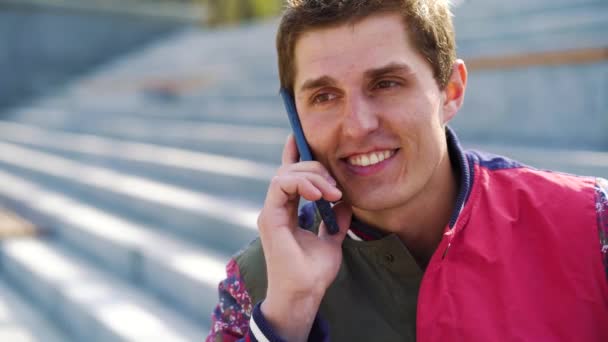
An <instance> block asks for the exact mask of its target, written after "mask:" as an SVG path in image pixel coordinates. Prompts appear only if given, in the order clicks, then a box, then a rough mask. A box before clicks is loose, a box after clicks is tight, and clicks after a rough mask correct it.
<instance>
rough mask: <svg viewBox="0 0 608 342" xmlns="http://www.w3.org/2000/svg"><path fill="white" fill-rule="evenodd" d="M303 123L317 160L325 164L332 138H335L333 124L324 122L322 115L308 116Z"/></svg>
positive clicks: (307, 139)
mask: <svg viewBox="0 0 608 342" xmlns="http://www.w3.org/2000/svg"><path fill="white" fill-rule="evenodd" d="M301 123H302V129H303V130H304V134H305V136H306V141H307V142H308V145H309V147H310V149H311V150H312V153H313V155H314V156H315V159H317V160H318V161H321V162H324V159H325V155H326V154H327V153H328V151H329V150H330V148H331V141H332V137H333V136H335V134H334V132H333V129H332V123H331V122H328V120H324V119H323V118H322V117H321V116H320V115H310V116H307V117H306V119H305V120H301ZM324 164H325V163H324Z"/></svg>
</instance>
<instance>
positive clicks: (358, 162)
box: [346, 150, 397, 166]
mask: <svg viewBox="0 0 608 342" xmlns="http://www.w3.org/2000/svg"><path fill="white" fill-rule="evenodd" d="M396 152H397V150H384V151H374V152H370V153H364V154H357V155H354V156H350V157H348V158H346V162H347V163H348V164H349V165H353V166H371V165H375V164H378V163H381V162H383V161H384V160H386V159H388V158H390V157H392V156H393V155H394V154H395V153H396Z"/></svg>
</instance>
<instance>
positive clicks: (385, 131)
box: [294, 14, 449, 210]
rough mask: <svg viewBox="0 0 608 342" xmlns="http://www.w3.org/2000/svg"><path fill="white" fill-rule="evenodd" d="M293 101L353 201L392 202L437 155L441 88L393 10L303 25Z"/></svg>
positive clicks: (412, 187) (441, 147)
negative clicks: (354, 20) (312, 27)
mask: <svg viewBox="0 0 608 342" xmlns="http://www.w3.org/2000/svg"><path fill="white" fill-rule="evenodd" d="M295 56H296V61H295V65H296V75H295V76H296V77H295V82H294V92H295V99H296V105H297V108H298V112H299V115H300V120H301V122H302V127H303V129H304V132H305V135H306V138H307V140H308V143H309V144H310V147H311V149H312V151H313V154H314V156H315V159H316V160H318V161H320V162H321V163H322V164H323V165H325V166H326V167H327V168H328V169H329V171H330V172H331V174H332V175H333V176H334V177H335V178H336V180H337V181H338V183H339V184H340V186H341V188H342V190H343V192H344V195H345V199H346V200H347V201H349V202H351V204H352V205H353V206H354V207H357V208H360V209H362V210H383V209H392V208H398V207H400V206H402V205H405V204H407V203H408V201H410V200H412V199H414V198H415V197H416V195H418V194H420V193H422V192H423V190H424V189H428V187H429V184H431V183H433V181H432V179H433V176H434V175H437V174H438V172H437V169H438V165H439V163H440V160H441V159H442V158H446V157H445V156H446V153H447V152H446V143H445V130H444V125H445V124H446V122H447V120H448V119H449V118H448V117H449V115H445V114H444V110H443V109H444V100H445V92H444V91H441V90H440V89H439V87H438V85H437V82H436V81H435V79H434V78H433V72H432V69H431V66H430V65H429V64H428V62H426V61H425V59H424V58H423V57H422V56H421V55H420V54H419V53H418V52H417V51H416V49H415V48H414V46H413V44H412V43H411V42H410V39H409V38H408V37H407V35H406V32H405V29H404V25H403V23H402V19H401V17H400V16H399V15H396V14H383V15H375V16H370V17H368V18H365V19H363V20H362V21H359V22H357V23H356V24H354V25H351V24H345V25H340V26H336V27H332V28H323V29H317V30H311V31H307V32H305V33H304V34H303V35H302V36H301V37H300V38H299V40H298V42H297V44H296V47H295Z"/></svg>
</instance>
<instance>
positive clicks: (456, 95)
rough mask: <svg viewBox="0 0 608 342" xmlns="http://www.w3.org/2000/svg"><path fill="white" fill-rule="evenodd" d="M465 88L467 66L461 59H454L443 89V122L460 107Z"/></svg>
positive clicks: (452, 115)
mask: <svg viewBox="0 0 608 342" xmlns="http://www.w3.org/2000/svg"><path fill="white" fill-rule="evenodd" d="M466 88H467V67H466V65H464V61H463V60H462V59H458V60H456V62H454V65H453V67H452V75H450V79H449V81H448V84H447V86H446V87H445V89H444V90H443V99H444V101H443V124H444V125H445V124H447V123H448V122H449V121H450V120H452V119H453V118H454V116H456V113H457V112H458V110H459V109H460V107H462V103H463V101H464V93H465V90H466Z"/></svg>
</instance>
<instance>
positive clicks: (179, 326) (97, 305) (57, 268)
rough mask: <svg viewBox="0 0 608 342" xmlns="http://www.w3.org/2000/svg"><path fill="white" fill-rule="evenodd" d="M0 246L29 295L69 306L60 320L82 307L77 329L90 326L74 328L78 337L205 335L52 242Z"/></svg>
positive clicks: (179, 338)
mask: <svg viewBox="0 0 608 342" xmlns="http://www.w3.org/2000/svg"><path fill="white" fill-rule="evenodd" d="M2 249H3V255H4V258H5V267H6V272H8V273H9V274H11V276H12V277H13V278H15V279H16V281H17V282H19V283H20V285H22V286H28V287H30V289H31V288H32V287H33V286H36V289H35V290H33V291H37V292H38V293H35V294H33V295H34V296H38V298H39V300H40V301H41V303H43V305H47V306H49V307H50V308H51V309H57V310H60V308H63V309H68V308H69V310H66V311H65V312H61V310H60V312H58V315H59V317H57V318H58V319H60V320H69V319H73V318H74V317H75V316H79V315H82V314H83V313H85V312H86V315H84V316H81V317H80V318H79V319H81V321H82V325H81V326H80V327H79V328H82V327H85V326H87V325H88V327H87V328H88V329H87V330H88V331H81V332H76V334H77V335H80V336H81V337H85V336H86V335H87V334H91V333H95V334H98V335H97V336H108V337H109V336H112V338H115V339H123V340H126V341H151V340H159V341H175V342H177V341H180V342H181V341H194V340H196V339H197V338H198V336H202V335H203V330H200V328H199V327H196V326H194V325H193V324H192V323H190V322H186V321H184V320H182V319H178V318H177V317H176V316H175V315H174V314H172V313H171V312H170V311H169V309H166V308H163V307H162V306H161V305H159V303H158V302H157V301H155V300H153V299H151V298H146V297H145V296H142V295H141V294H139V293H138V291H137V289H136V288H133V287H130V286H127V285H122V286H121V284H119V283H116V282H115V281H113V279H112V277H111V276H108V275H106V274H103V273H101V272H98V271H95V270H93V269H91V267H89V266H88V265H86V264H85V263H83V262H82V261H81V260H79V258H78V257H77V256H76V255H72V254H70V253H67V252H64V251H61V250H60V249H58V248H56V247H55V246H54V245H53V244H49V243H43V242H41V241H36V240H24V239H21V240H15V241H9V242H6V243H5V244H4V246H3V248H2ZM33 256H35V258H33ZM39 260H44V262H43V263H42V262H40V261H39ZM25 284H27V285H25ZM33 284H36V285H33ZM41 290H42V291H41ZM45 290H46V291H47V292H46V293H44V291H45ZM55 296H58V297H55ZM90 309H92V310H91V311H89V310H90ZM91 329H94V331H91ZM101 340H103V339H101Z"/></svg>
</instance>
